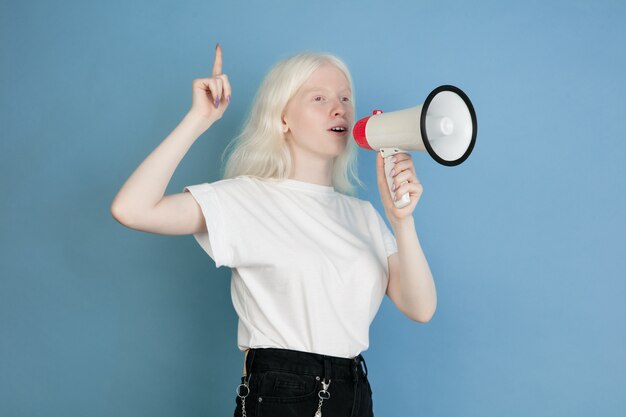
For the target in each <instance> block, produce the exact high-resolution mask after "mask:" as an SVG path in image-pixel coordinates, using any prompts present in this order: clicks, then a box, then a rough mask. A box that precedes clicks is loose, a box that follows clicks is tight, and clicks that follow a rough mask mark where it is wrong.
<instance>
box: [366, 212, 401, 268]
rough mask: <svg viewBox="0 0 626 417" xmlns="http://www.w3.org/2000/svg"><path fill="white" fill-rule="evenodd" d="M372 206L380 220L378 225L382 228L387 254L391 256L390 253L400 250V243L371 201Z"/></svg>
mask: <svg viewBox="0 0 626 417" xmlns="http://www.w3.org/2000/svg"><path fill="white" fill-rule="evenodd" d="M370 207H371V209H372V211H373V212H374V213H375V215H376V218H377V221H378V227H379V228H380V233H381V235H382V238H383V243H384V245H385V252H386V253H387V256H388V257H389V256H390V255H393V254H394V253H396V252H398V244H397V242H396V237H395V236H394V235H393V233H391V230H389V227H387V224H386V223H385V220H383V218H382V216H381V215H380V213H378V210H376V208H375V207H374V206H373V205H372V204H371V203H370Z"/></svg>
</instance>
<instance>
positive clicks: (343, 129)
mask: <svg viewBox="0 0 626 417" xmlns="http://www.w3.org/2000/svg"><path fill="white" fill-rule="evenodd" d="M328 131H329V132H332V133H334V134H335V135H337V136H344V135H346V134H347V133H348V128H346V127H344V126H336V127H332V128H330V129H328Z"/></svg>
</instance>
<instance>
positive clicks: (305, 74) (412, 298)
mask: <svg viewBox="0 0 626 417" xmlns="http://www.w3.org/2000/svg"><path fill="white" fill-rule="evenodd" d="M382 79H383V78H381V80H382ZM230 96H231V86H230V83H229V80H228V77H227V76H226V74H223V73H222V50H221V47H220V46H219V44H218V45H217V46H216V51H215V61H214V64H213V73H212V75H211V77H209V78H199V79H195V80H194V81H193V99H192V103H193V104H192V106H191V109H190V110H189V112H188V113H187V115H185V117H184V118H183V120H182V122H181V123H180V124H179V125H178V126H177V127H176V128H175V129H174V131H173V132H172V133H171V134H170V135H169V136H168V137H167V138H166V139H165V140H164V141H163V143H161V144H160V145H159V146H158V147H157V148H156V149H155V150H154V151H153V152H152V153H151V154H150V155H149V156H148V157H147V158H146V159H145V161H143V162H142V163H141V165H139V167H138V168H137V169H136V171H135V172H134V173H133V174H132V175H131V176H130V178H128V180H127V181H126V182H125V184H124V185H123V186H122V188H121V189H120V191H119V193H118V194H117V196H116V197H115V199H114V201H113V203H112V205H111V212H112V214H113V216H114V217H115V219H117V221H119V222H120V223H121V224H123V225H125V226H127V227H130V228H133V229H136V230H141V231H147V232H152V233H160V234H166V235H179V234H193V236H194V237H195V239H196V240H197V242H198V243H199V245H200V246H201V247H202V248H203V249H204V250H205V251H206V253H207V254H208V255H209V256H210V257H211V258H212V259H213V260H214V261H215V264H216V266H217V267H220V266H227V267H229V268H231V270H232V279H231V296H232V300H233V305H234V307H235V310H236V312H237V314H238V316H239V327H238V347H239V349H240V350H241V351H245V358H244V369H243V376H242V377H241V380H240V381H239V382H241V384H239V386H237V388H236V392H237V396H236V397H235V402H236V407H235V416H250V417H252V416H257V415H263V416H271V417H282V416H298V417H300V416H312V417H313V416H320V415H321V413H322V412H323V413H324V415H326V416H345V417H348V416H372V415H373V409H372V391H371V387H370V384H369V381H368V378H367V365H366V364H365V360H364V358H363V355H362V354H361V352H362V351H364V350H366V349H367V348H368V346H369V334H368V332H369V326H370V323H371V322H372V320H373V319H374V317H375V315H376V313H377V311H378V309H379V307H380V303H381V302H382V298H383V296H384V295H385V294H387V295H388V296H389V297H390V299H391V300H392V301H393V302H394V304H395V305H396V306H397V307H398V308H399V309H400V310H401V311H402V312H403V313H404V314H405V315H406V316H407V317H409V318H410V319H412V320H415V321H418V322H427V321H428V320H430V318H431V317H432V315H433V314H434V311H435V307H436V294H435V287H434V283H433V279H432V275H431V273H430V270H429V267H428V264H427V262H426V259H425V257H424V254H423V252H422V250H421V248H420V245H419V242H418V239H417V235H416V232H415V227H414V223H413V217H412V212H413V210H414V208H415V206H416V204H417V201H418V199H419V197H420V195H421V193H422V187H421V185H420V183H419V182H418V180H417V177H416V176H415V173H414V169H413V164H412V161H411V158H410V155H408V154H398V155H396V165H395V177H394V185H395V186H396V189H395V194H397V195H398V196H400V195H402V194H404V193H406V192H409V195H410V197H411V204H409V205H408V206H406V207H404V208H402V209H397V208H396V207H395V205H394V204H393V198H394V196H392V195H391V194H390V193H389V190H388V188H387V184H386V180H385V177H384V170H383V161H382V157H381V156H380V155H378V156H377V160H376V171H377V175H378V188H379V192H380V195H381V199H382V202H383V204H384V209H385V212H386V215H387V218H388V219H389V221H390V223H391V225H392V227H393V229H394V232H395V234H396V236H397V239H398V240H397V241H396V237H394V235H393V234H392V233H391V231H390V230H389V229H388V228H387V226H386V224H385V222H384V221H383V219H382V217H381V216H380V215H379V214H378V211H377V210H376V209H375V208H374V207H373V206H372V204H371V203H370V202H369V201H366V200H360V199H358V198H356V197H355V196H354V194H355V192H354V186H353V184H352V181H355V182H356V183H359V184H360V181H359V180H358V177H357V176H356V175H355V165H356V151H357V148H356V144H355V143H354V141H353V140H352V138H351V130H352V126H353V123H354V110H355V109H354V96H353V87H352V79H351V76H350V73H349V71H348V68H347V67H346V65H345V64H344V63H343V62H342V61H341V60H340V59H339V58H337V57H336V56H334V55H330V54H321V53H301V54H298V55H294V56H292V57H290V58H288V59H285V60H283V61H280V62H278V63H277V64H276V65H275V66H274V67H273V68H272V69H271V70H270V71H269V73H268V74H267V76H266V77H265V79H264V81H263V83H262V85H261V87H260V89H259V91H258V93H257V95H256V97H255V100H254V103H253V106H252V109H251V112H250V114H249V117H248V119H247V121H246V123H245V125H244V128H243V130H242V132H241V134H240V135H239V137H238V138H237V139H236V140H235V141H233V142H232V143H231V145H234V147H233V150H232V152H231V154H230V156H229V158H228V161H227V163H226V167H225V175H224V177H223V179H221V180H219V181H216V182H213V183H201V184H196V185H190V186H187V187H185V188H184V190H183V192H181V193H178V194H173V195H168V196H164V192H165V189H166V187H167V185H168V183H169V181H170V178H171V176H172V174H173V172H174V170H175V169H176V167H177V166H178V164H179V162H180V160H181V159H182V158H183V157H184V155H185V154H186V153H187V151H188V150H189V148H190V147H191V145H192V144H193V143H194V141H195V140H196V139H197V138H198V137H199V136H200V135H201V134H202V133H203V132H205V131H206V130H207V129H208V128H209V127H210V126H211V125H212V124H213V123H215V122H216V121H217V120H219V119H220V118H221V117H222V115H223V114H224V111H225V110H226V109H227V108H228V106H229V103H230ZM392 175H394V174H392Z"/></svg>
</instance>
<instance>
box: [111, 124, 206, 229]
mask: <svg viewBox="0 0 626 417" xmlns="http://www.w3.org/2000/svg"><path fill="white" fill-rule="evenodd" d="M210 126H211V123H210V122H208V121H206V120H204V119H201V118H199V117H196V116H194V115H192V114H191V113H187V114H186V115H185V117H184V118H183V119H182V120H181V122H180V123H179V124H178V126H176V128H175V129H174V130H173V131H172V132H171V133H170V134H169V136H167V137H166V138H165V140H163V142H161V143H160V144H159V146H157V147H156V149H154V150H153V151H152V152H151V153H150V155H148V157H147V158H146V159H145V160H144V161H143V162H142V163H141V164H140V165H139V166H138V167H137V168H136V169H135V171H134V172H133V173H132V175H131V176H130V177H128V179H127V180H126V182H125V183H124V185H123V186H122V188H121V189H120V190H119V191H118V193H117V195H116V196H115V198H114V199H113V203H112V204H111V212H112V213H114V215H115V217H123V218H126V219H128V218H132V216H140V215H141V214H142V213H146V212H147V211H148V210H150V209H152V208H153V207H154V206H156V204H157V203H158V202H159V201H161V199H162V198H163V196H164V194H165V190H166V188H167V185H168V184H169V182H170V179H171V178H172V175H173V174H174V171H175V170H176V168H177V167H178V164H179V163H180V161H181V160H182V159H183V157H184V156H185V154H187V151H189V148H191V145H193V143H194V142H195V141H196V139H198V137H199V136H200V135H202V133H204V132H205V131H206V130H207V129H208V128H209V127H210Z"/></svg>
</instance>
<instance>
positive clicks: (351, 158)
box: [222, 52, 363, 196]
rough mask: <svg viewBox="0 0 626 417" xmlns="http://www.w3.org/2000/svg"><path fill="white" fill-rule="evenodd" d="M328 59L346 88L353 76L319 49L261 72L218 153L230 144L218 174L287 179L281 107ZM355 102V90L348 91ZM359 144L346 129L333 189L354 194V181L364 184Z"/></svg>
mask: <svg viewBox="0 0 626 417" xmlns="http://www.w3.org/2000/svg"><path fill="white" fill-rule="evenodd" d="M328 63H329V64H332V65H335V66H336V67H337V68H339V69H340V70H341V71H342V72H343V73H344V75H345V76H346V78H347V80H348V83H349V84H350V89H351V90H352V91H354V89H353V88H352V77H351V76H350V71H349V70H348V67H347V65H346V64H345V63H344V62H343V61H342V60H341V59H339V58H338V57H336V56H334V55H332V54H328V53H320V52H303V53H300V54H297V55H293V56H291V57H289V58H287V59H284V60H282V61H279V62H278V63H276V64H275V65H274V66H273V67H272V68H271V69H270V71H269V72H268V73H267V75H266V76H265V79H264V80H263V82H262V83H261V86H260V87H259V90H258V91H257V93H256V96H255V98H254V101H253V104H252V107H251V109H250V113H249V114H248V116H247V118H246V121H245V123H244V127H243V129H242V130H241V133H240V134H239V135H238V136H237V137H236V138H235V139H233V141H231V142H230V143H229V144H228V145H227V146H226V149H225V151H224V153H223V154H222V161H223V159H224V156H225V155H226V154H227V153H228V152H229V149H230V148H232V152H231V153H230V155H229V156H228V160H227V162H226V165H225V169H224V175H223V178H224V179H226V178H234V177H237V176H240V175H250V176H255V177H258V178H262V179H263V178H266V179H276V180H282V179H287V178H288V176H289V173H290V172H291V168H292V163H293V162H292V158H291V154H290V152H289V146H288V144H287V142H286V140H285V136H284V133H283V131H282V126H281V117H282V112H283V111H284V109H285V107H286V106H287V103H288V102H289V100H290V99H291V98H292V97H293V96H294V95H295V94H296V92H297V90H298V89H299V88H300V86H302V84H304V82H305V81H306V80H307V79H308V78H309V76H310V75H311V74H312V73H313V72H314V71H315V70H316V69H317V68H319V67H320V66H321V65H323V64H328ZM352 102H353V104H354V103H355V101H354V93H353V95H352ZM357 150H358V146H357V145H356V143H355V141H354V140H353V138H352V135H351V134H350V135H349V136H348V141H347V144H346V149H345V150H344V151H343V152H342V153H341V154H340V155H338V156H337V157H336V158H335V162H334V164H333V172H332V184H333V187H334V188H335V190H336V191H338V192H340V193H344V194H348V195H352V196H355V195H356V186H355V185H354V183H356V184H358V185H359V186H363V183H362V182H361V180H360V179H359V177H358V173H357V169H356V167H357Z"/></svg>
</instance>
